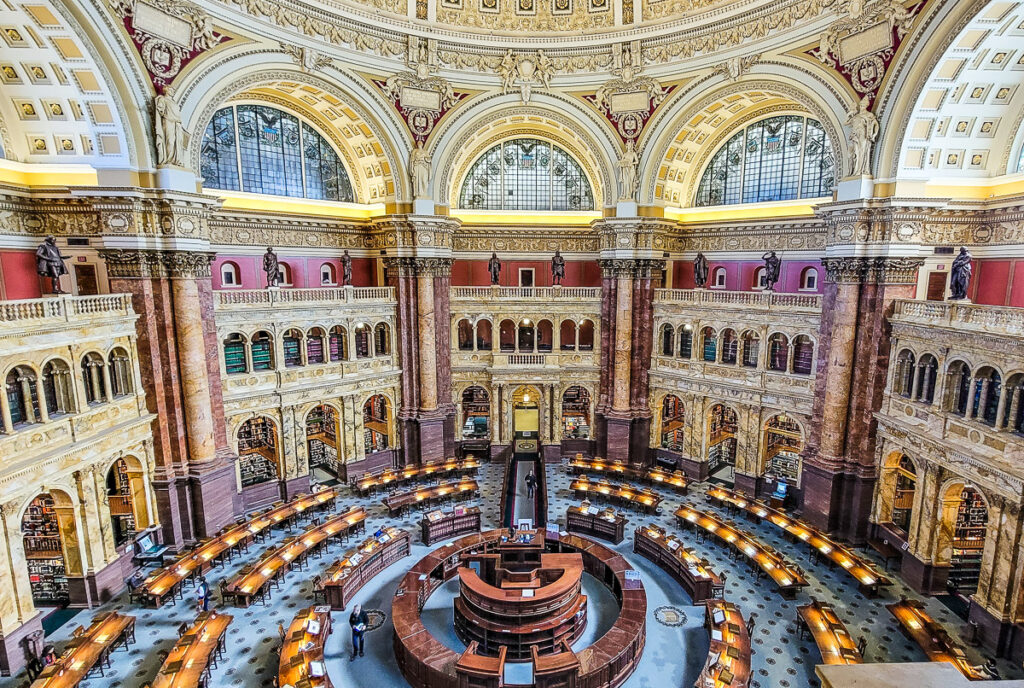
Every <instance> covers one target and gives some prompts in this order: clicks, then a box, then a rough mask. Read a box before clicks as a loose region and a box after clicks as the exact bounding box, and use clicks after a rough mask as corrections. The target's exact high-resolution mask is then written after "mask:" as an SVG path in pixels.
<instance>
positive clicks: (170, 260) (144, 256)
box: [99, 249, 216, 279]
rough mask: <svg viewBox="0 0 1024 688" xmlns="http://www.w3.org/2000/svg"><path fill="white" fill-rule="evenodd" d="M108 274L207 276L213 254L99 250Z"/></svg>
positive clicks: (162, 276) (113, 275) (203, 252)
mask: <svg viewBox="0 0 1024 688" xmlns="http://www.w3.org/2000/svg"><path fill="white" fill-rule="evenodd" d="M99 253H100V257H102V258H103V260H104V261H106V263H107V272H108V273H109V274H110V276H111V277H120V278H126V279H146V278H168V277H170V278H178V279H202V278H205V277H210V274H211V273H210V265H211V264H212V263H213V260H214V258H215V257H216V254H214V253H211V252H209V251H157V250H153V249H100V252H99Z"/></svg>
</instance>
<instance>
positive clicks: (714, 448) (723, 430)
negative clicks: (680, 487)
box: [708, 404, 738, 487]
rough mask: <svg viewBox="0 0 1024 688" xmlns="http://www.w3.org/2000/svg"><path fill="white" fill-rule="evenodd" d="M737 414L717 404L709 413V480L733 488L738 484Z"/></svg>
mask: <svg viewBox="0 0 1024 688" xmlns="http://www.w3.org/2000/svg"><path fill="white" fill-rule="evenodd" d="M737 428H738V423H737V422H736V412H735V411H733V410H732V409H731V408H728V407H727V406H725V405H724V404H715V405H714V406H712V407H711V411H709V412H708V478H709V479H710V480H712V481H715V482H719V483H722V484H724V485H728V486H730V487H731V486H732V485H734V484H735V483H736V430H737Z"/></svg>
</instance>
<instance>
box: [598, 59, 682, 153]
mask: <svg viewBox="0 0 1024 688" xmlns="http://www.w3.org/2000/svg"><path fill="white" fill-rule="evenodd" d="M637 43H639V41H634V44H637ZM638 48H639V46H638V45H616V46H615V65H616V66H615V67H614V68H613V69H612V73H613V74H615V75H616V78H614V79H612V80H611V81H609V82H607V83H606V84H604V86H602V87H601V88H599V89H598V90H597V93H595V94H594V95H585V96H583V99H584V100H586V101H587V102H589V103H590V104H591V105H593V106H594V107H596V108H597V109H598V110H600V111H601V113H602V114H603V115H604V116H605V117H606V118H607V119H608V120H609V121H610V122H611V123H612V124H614V125H615V128H616V130H617V131H618V132H619V136H620V137H621V138H622V141H623V142H624V143H625V142H627V141H633V142H635V141H636V140H637V138H639V136H640V133H641V132H642V131H643V128H644V125H645V124H647V120H649V119H650V118H651V115H652V114H654V111H655V110H656V109H657V108H658V106H659V105H661V104H662V103H663V102H664V101H665V99H666V98H667V97H668V95H669V94H670V93H671V92H672V91H673V90H674V89H675V86H668V87H665V86H662V85H661V82H660V81H658V80H657V79H655V78H653V77H649V76H641V75H640V69H641V66H640V64H639V51H638ZM634 56H635V57H634Z"/></svg>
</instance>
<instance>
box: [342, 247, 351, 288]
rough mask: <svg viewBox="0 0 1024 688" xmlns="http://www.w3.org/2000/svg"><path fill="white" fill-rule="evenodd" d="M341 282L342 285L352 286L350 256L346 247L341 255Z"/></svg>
mask: <svg viewBox="0 0 1024 688" xmlns="http://www.w3.org/2000/svg"><path fill="white" fill-rule="evenodd" d="M341 284H342V286H344V287H350V286H352V256H350V255H349V254H348V249H345V253H343V254H342V256H341Z"/></svg>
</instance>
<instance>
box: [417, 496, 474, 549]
mask: <svg viewBox="0 0 1024 688" xmlns="http://www.w3.org/2000/svg"><path fill="white" fill-rule="evenodd" d="M479 532H480V508H479V507H475V506H471V507H469V508H468V509H466V510H465V511H464V513H462V514H456V513H455V512H454V511H447V512H445V513H444V515H443V516H442V517H441V518H440V519H437V520H431V519H430V514H426V515H425V516H424V517H423V518H422V519H420V540H421V541H422V542H423V544H424V545H432V544H434V543H435V542H440V541H441V540H451V539H452V538H457V537H462V536H463V535H467V534H469V533H479Z"/></svg>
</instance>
